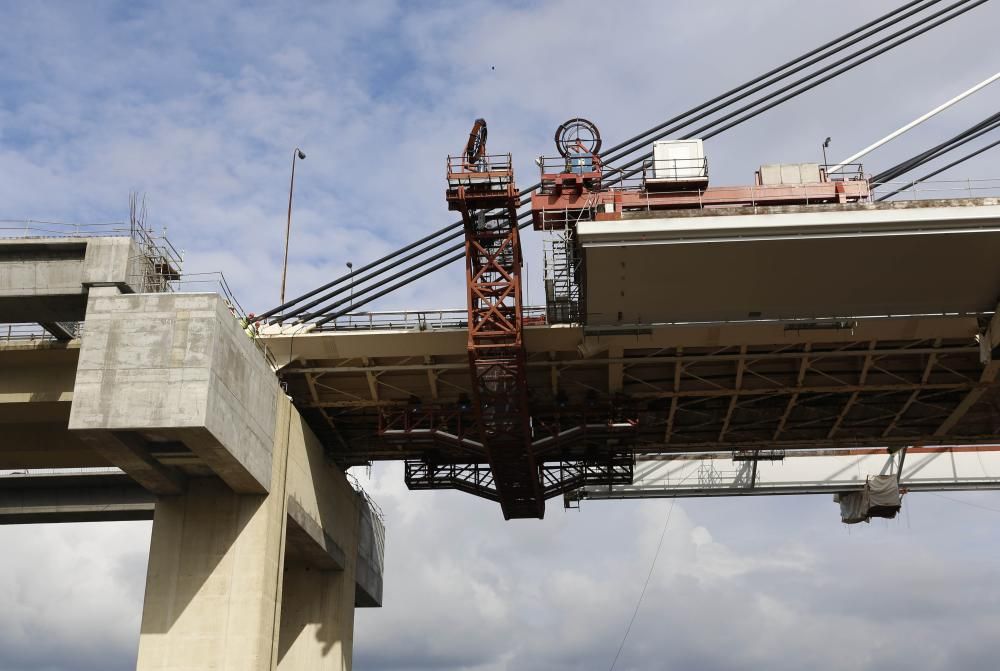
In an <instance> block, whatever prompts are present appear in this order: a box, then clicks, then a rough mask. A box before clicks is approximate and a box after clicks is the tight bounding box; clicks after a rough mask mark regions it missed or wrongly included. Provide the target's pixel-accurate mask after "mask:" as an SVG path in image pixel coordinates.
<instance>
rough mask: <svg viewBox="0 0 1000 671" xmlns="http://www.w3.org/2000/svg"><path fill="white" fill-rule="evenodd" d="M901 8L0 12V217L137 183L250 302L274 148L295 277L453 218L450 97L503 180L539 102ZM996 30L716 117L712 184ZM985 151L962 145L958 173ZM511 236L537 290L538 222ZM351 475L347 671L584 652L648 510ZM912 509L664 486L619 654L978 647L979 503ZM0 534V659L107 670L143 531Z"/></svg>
mask: <svg viewBox="0 0 1000 671" xmlns="http://www.w3.org/2000/svg"><path fill="white" fill-rule="evenodd" d="M896 4H898V3H896V2H889V1H887V0H884V1H881V2H874V3H866V4H864V5H863V6H862V5H860V4H857V5H856V6H855V5H853V4H852V5H848V6H842V5H837V6H834V5H831V4H830V3H824V2H819V1H814V2H808V3H802V2H798V3H793V2H787V1H780V0H764V1H762V2H757V3H753V5H752V6H751V5H750V4H748V3H743V2H729V3H720V2H716V3H704V2H683V3H658V2H652V1H644V2H635V3H619V4H618V5H615V9H614V11H609V10H608V9H607V6H606V5H605V4H602V3H598V2H596V1H594V0H587V1H575V2H571V1H570V0H558V1H556V2H551V3H544V4H541V5H534V4H530V3H517V4H516V5H515V6H509V5H502V4H497V3H487V2H471V3H464V4H462V5H461V7H458V6H456V5H454V4H453V3H442V2H438V3H429V4H427V5H422V6H420V7H419V8H414V7H413V6H411V5H409V4H405V3H392V2H365V3H353V4H351V3H346V2H340V3H334V4H333V5H316V6H312V5H306V6H302V7H293V6H290V5H288V4H287V3H284V4H282V5H281V6H277V5H275V6H274V7H264V6H260V5H247V6H244V5H241V6H239V7H236V6H235V5H233V4H232V3H229V2H214V3H200V2H199V3H195V2H185V3H181V2H176V3H165V4H162V5H160V6H148V5H144V4H142V5H140V4H135V5H132V4H126V5H120V4H114V5H113V4H92V3H87V4H77V3H65V4H61V5H59V4H38V3H20V4H17V3H14V4H8V5H6V6H5V7H4V8H3V9H2V10H0V38H2V39H0V63H2V64H3V68H2V69H0V174H2V175H3V179H2V180H0V204H2V205H0V218H9V217H12V218H33V219H54V220H65V221H74V222H95V221H109V220H117V219H121V218H123V217H124V215H125V213H126V207H127V200H126V199H127V194H128V191H129V190H130V189H137V190H140V191H144V192H146V193H147V194H148V196H149V202H150V215H151V216H150V221H151V222H152V223H153V224H154V225H155V226H156V227H161V226H167V227H168V229H169V233H170V237H171V238H172V240H173V241H174V243H175V244H176V245H177V246H179V247H183V248H185V249H186V250H187V252H188V263H187V268H188V270H190V271H207V270H222V271H224V272H225V273H226V275H227V276H228V277H229V278H230V280H231V282H232V284H233V285H234V286H235V288H236V289H237V293H238V297H239V298H240V299H241V301H242V302H243V303H244V304H245V305H247V306H248V308H249V309H254V310H258V311H259V310H260V309H261V308H267V307H271V306H273V305H274V304H275V303H276V300H277V293H278V282H279V278H280V263H281V253H282V240H283V235H284V222H285V208H286V205H287V194H288V192H287V188H288V181H287V180H288V169H289V161H290V159H291V151H292V149H293V148H294V147H295V146H301V147H302V148H303V149H305V150H306V152H307V153H308V158H307V159H306V161H304V162H303V163H301V164H300V165H299V167H298V169H297V176H296V180H297V183H296V195H295V212H294V221H293V238H292V246H291V264H290V268H289V284H290V287H289V290H288V293H289V295H295V294H297V293H300V292H303V291H306V290H308V289H311V288H313V287H315V286H318V285H320V284H322V283H324V282H326V281H329V280H330V279H332V278H333V277H335V276H338V275H340V274H341V273H342V271H343V269H344V263H345V262H346V261H348V260H351V261H353V262H354V263H355V266H358V265H360V264H363V263H364V262H366V261H367V260H370V259H373V258H375V257H377V256H381V255H382V254H384V253H386V252H388V251H390V250H392V249H395V248H397V247H399V246H401V245H403V244H405V243H407V242H408V241H410V240H413V239H415V238H418V237H421V236H423V235H425V234H427V233H428V232H430V231H432V230H435V229H437V228H439V227H441V226H443V225H445V224H447V223H448V222H450V221H452V220H453V218H452V216H451V215H450V214H449V213H447V212H446V210H445V206H444V202H443V197H442V190H443V164H444V157H445V155H446V154H447V153H448V152H449V151H452V152H454V151H455V150H456V149H458V148H459V145H460V144H461V141H462V139H463V136H464V133H465V132H467V128H468V125H469V123H470V121H471V120H472V119H473V118H475V117H476V116H485V117H486V118H487V119H488V120H489V122H490V127H491V133H490V147H491V149H493V150H497V151H501V150H502V151H507V150H510V151H512V152H513V153H514V157H515V161H516V166H517V171H518V177H519V180H520V181H521V183H522V184H528V183H531V182H532V181H533V178H534V174H535V168H534V166H533V165H532V163H531V159H532V158H533V157H534V156H537V155H538V154H539V153H547V152H549V151H551V147H550V143H551V133H552V131H553V129H554V128H555V126H556V125H557V124H558V123H560V122H561V121H563V120H564V119H565V118H568V117H571V116H585V117H588V118H592V119H594V120H595V121H596V122H597V123H598V124H599V125H600V127H601V128H602V130H603V132H604V134H605V137H606V139H607V141H608V142H610V143H613V142H615V141H617V140H619V139H621V138H625V137H628V136H629V135H631V134H632V133H633V132H634V131H636V130H639V129H642V128H646V127H648V126H651V125H653V124H655V123H658V122H659V121H660V120H662V119H664V118H666V117H667V116H671V115H673V114H675V113H677V112H679V111H681V110H683V109H685V108H687V107H689V106H691V105H693V104H695V103H696V102H698V101H700V100H703V99H706V98H708V97H711V96H712V95H715V94H716V93H718V92H720V91H721V90H723V89H725V88H728V87H730V86H732V85H735V84H737V83H739V82H741V81H743V80H745V79H748V78H750V77H752V76H754V75H756V74H757V73H758V72H761V71H764V70H766V69H767V68H769V67H771V66H772V65H774V64H776V63H779V62H782V61H784V60H787V59H788V58H791V57H792V56H794V55H796V54H798V53H801V52H803V51H805V50H806V49H808V48H810V47H811V46H813V45H814V44H817V43H819V42H821V41H823V40H825V39H828V38H830V37H831V36H834V35H837V34H840V33H842V32H844V31H846V30H848V29H850V28H852V27H854V26H856V25H858V24H860V23H862V22H863V21H864V20H866V19H867V18H869V17H871V16H875V15H877V14H878V13H881V12H884V11H887V10H888V9H889V8H890V7H892V6H894V5H896ZM125 12H127V13H125ZM998 22H1000V10H998V6H994V3H990V4H987V5H984V6H983V7H981V8H979V9H976V10H973V13H972V14H970V15H968V16H967V17H965V18H963V19H959V20H958V21H956V22H954V23H953V24H951V25H948V26H946V27H943V28H941V29H938V30H936V31H934V32H933V33H931V34H929V35H927V36H924V37H921V38H919V40H918V41H915V42H914V43H913V44H911V45H909V46H907V47H905V48H904V49H901V50H899V51H898V52H893V53H890V54H887V55H885V56H883V57H880V58H879V59H878V60H876V61H874V62H873V63H870V64H868V65H865V66H862V67H861V68H859V69H858V70H857V71H856V72H855V73H853V74H851V75H849V76H846V77H844V78H843V79H840V80H837V81H834V82H831V83H829V84H827V85H825V86H823V87H821V88H820V89H817V90H816V91H814V92H811V93H809V94H807V95H805V96H803V97H802V98H800V99H798V100H796V101H794V102H792V103H789V104H787V105H785V106H782V107H781V108H780V109H776V110H774V111H772V112H769V113H767V114H766V115H764V116H762V117H760V118H759V119H757V120H755V121H753V122H751V123H748V124H746V125H745V126H743V127H740V128H738V129H734V130H733V131H732V132H730V133H727V134H726V135H724V136H721V137H719V138H716V139H713V140H711V141H710V142H709V145H708V149H709V159H710V162H711V165H712V174H713V180H715V181H716V183H745V182H748V181H749V180H750V179H751V176H752V172H753V170H754V169H755V168H756V167H757V165H759V164H760V163H767V162H774V161H801V160H810V159H812V160H817V159H818V157H819V144H820V142H821V141H822V139H823V138H824V137H826V136H827V135H830V136H832V137H833V138H834V142H833V145H832V147H833V150H832V155H831V158H832V157H833V156H838V157H839V156H844V155H847V154H849V153H851V152H852V151H853V150H854V149H856V148H860V147H862V146H864V145H867V144H868V143H869V142H870V141H872V140H873V139H875V138H877V137H880V136H881V135H884V134H885V133H887V132H889V131H891V130H892V129H894V128H896V127H898V126H900V125H902V124H903V123H905V122H906V121H908V120H910V119H912V118H913V117H915V116H917V115H918V114H920V113H922V112H924V111H926V110H927V109H929V108H931V107H933V106H934V105H936V104H937V103H939V102H941V101H943V100H945V99H947V98H949V97H951V96H952V95H954V94H956V93H958V92H959V91H961V90H963V89H964V88H967V87H968V86H969V85H971V84H973V83H974V82H976V81H978V80H980V79H982V78H983V77H984V76H986V75H987V74H989V72H986V71H985V70H989V69H992V68H990V67H988V66H987V64H989V63H994V62H996V61H997V60H998V59H997V56H998V55H1000V46H998V43H997V41H996V40H995V36H994V33H995V25H997V23H998ZM494 68H495V69H494ZM998 96H1000V89H996V90H993V89H990V90H987V91H984V92H982V93H981V94H978V95H977V97H976V98H974V99H971V100H970V101H969V102H968V104H963V105H962V106H961V107H958V108H955V109H954V110H953V111H951V112H949V113H948V114H945V115H942V116H941V117H940V118H938V119H935V120H934V121H932V122H930V123H928V124H926V125H925V126H923V127H921V129H919V130H918V131H915V132H914V133H913V134H912V135H911V136H908V139H907V141H905V142H897V143H894V144H893V145H890V146H887V147H886V148H885V149H884V150H880V152H879V153H878V154H876V155H873V156H872V157H871V159H870V160H869V162H868V163H869V165H870V166H886V165H890V164H891V163H893V162H895V161H896V160H899V159H901V158H904V157H906V156H908V155H910V154H911V153H913V152H914V151H915V150H916V149H918V148H923V147H926V146H928V145H930V144H933V143H935V142H936V141H939V140H940V139H943V138H944V137H946V136H948V135H951V134H953V133H954V132H957V131H958V130H960V129H961V128H964V127H966V126H968V125H970V124H971V123H973V122H974V121H976V120H978V119H979V118H981V117H983V116H985V115H986V114H987V111H992V110H994V109H995V108H996V106H997V101H998V100H1000V97H998ZM994 167H995V158H994V159H990V158H989V157H988V156H987V157H983V158H981V159H980V160H978V161H977V162H975V163H970V164H968V165H967V166H964V167H963V169H961V170H957V171H955V173H954V174H957V175H961V176H966V175H970V176H974V177H975V176H990V177H993V176H995V175H994V174H993V172H995V171H994ZM991 171H992V172H991ZM525 242H526V245H527V247H528V252H527V258H528V263H529V274H530V276H531V279H532V282H533V284H534V285H535V286H534V287H533V288H532V289H531V293H532V295H533V296H534V297H536V299H537V298H538V297H540V296H541V295H542V292H541V289H540V285H541V283H540V279H541V272H540V271H541V262H540V251H539V250H540V242H539V238H538V236H537V235H534V234H533V233H529V234H527V235H526V236H525ZM459 276H460V270H459V269H458V268H457V267H452V268H449V269H448V270H447V271H442V272H441V273H438V274H437V275H436V276H433V277H432V278H429V279H427V280H424V281H422V282H420V283H418V284H417V285H414V286H412V287H410V288H408V289H407V290H405V291H402V292H400V293H399V295H397V296H395V297H393V298H389V299H387V300H385V301H384V302H382V303H380V304H379V307H382V308H387V307H402V306H409V307H451V306H456V307H460V306H461V305H462V302H463V300H464V297H463V290H462V287H461V282H456V281H455V278H456V277H459ZM372 485H373V489H374V492H375V496H376V498H377V499H378V500H379V501H380V502H381V503H382V504H383V505H384V506H385V508H386V511H387V513H388V517H389V536H388V548H387V561H388V566H387V573H386V591H385V595H386V596H385V599H386V605H385V607H384V608H383V609H380V610H365V611H359V614H358V627H357V654H356V659H357V665H356V667H357V668H365V669H422V668H434V669H483V670H486V669H491V670H492V669H518V670H519V671H520V670H531V669H578V668H602V667H604V666H606V665H609V664H610V662H611V658H612V657H613V655H614V651H615V649H617V646H618V643H619V642H620V640H621V635H622V633H623V630H624V626H625V623H626V622H627V620H628V618H629V616H630V615H631V613H632V609H633V607H634V605H635V600H636V598H637V597H638V593H639V590H640V588H641V586H642V581H643V580H644V578H645V576H646V572H647V571H648V568H649V562H650V560H651V558H652V556H653V552H654V550H655V547H656V544H657V542H658V540H659V534H660V530H661V528H662V523H663V519H664V515H665V514H666V509H667V506H668V503H667V502H663V501H658V502H657V501H653V502H649V501H647V502H641V503H636V502H615V503H602V504H598V503H593V504H585V505H584V508H583V510H582V511H581V512H579V513H577V512H563V511H562V510H560V509H559V505H558V502H552V503H550V507H549V511H548V517H547V519H546V520H545V521H544V522H531V521H528V522H516V523H504V522H503V521H502V519H501V516H500V513H499V511H498V510H497V507H496V506H495V505H494V504H492V503H489V502H486V501H481V500H478V499H474V498H471V497H469V496H466V495H462V494H457V493H454V492H452V493H426V492H409V491H407V490H406V489H405V487H404V486H403V484H402V476H401V469H400V468H399V467H398V465H392V466H386V467H379V468H377V469H376V472H375V478H374V480H373V483H372ZM982 496H988V495H982ZM994 505H996V504H995V503H994ZM906 506H907V508H906V510H907V514H906V516H905V517H904V518H902V519H900V520H898V521H896V522H893V523H891V524H889V525H872V526H871V527H869V528H852V529H851V530H850V531H849V532H848V531H847V530H845V529H843V528H842V527H840V526H839V523H838V522H837V513H836V509H835V506H833V505H832V504H830V503H829V501H828V500H826V499H825V498H824V499H822V500H815V499H798V498H795V499H780V500H772V501H760V500H754V501H748V500H746V499H742V500H739V501H733V500H725V501H690V502H688V501H682V502H680V503H678V504H677V506H676V508H675V510H674V513H673V517H672V518H671V522H670V526H669V528H668V531H667V536H666V538H665V540H664V545H663V549H662V551H661V556H660V559H659V561H658V564H657V569H656V571H655V573H654V575H653V579H652V581H651V583H650V588H649V591H648V592H647V594H646V598H645V601H644V603H643V606H642V608H641V610H640V612H639V615H638V618H637V620H636V625H635V628H634V629H633V632H632V634H631V636H630V639H629V643H628V645H627V646H626V648H625V651H624V653H623V656H622V659H621V660H620V662H619V665H618V667H617V668H618V669H620V670H623V669H652V668H683V669H692V670H695V669H697V670H699V671H702V670H709V669H744V668H745V669H751V668H770V669H776V670H778V671H781V670H783V669H801V668H813V669H816V671H823V670H825V669H842V668H858V669H875V668H879V669H892V668H903V667H904V666H906V667H910V668H924V669H945V668H963V669H987V668H993V666H995V662H994V661H993V659H994V658H995V654H996V652H997V649H996V645H995V644H993V643H992V640H993V638H994V636H993V632H995V630H996V627H997V625H998V624H1000V603H998V598H1000V597H998V596H997V591H996V590H994V589H991V588H990V587H991V586H992V585H994V584H996V581H997V575H996V570H995V568H994V567H993V564H992V563H991V561H990V560H991V558H992V557H993V556H995V554H996V546H997V540H996V534H995V532H994V531H993V527H994V526H995V525H994V524H993V519H992V517H991V515H990V514H989V513H987V512H984V511H973V510H968V509H963V508H960V507H957V506H955V505H954V504H950V503H945V502H942V501H940V500H934V499H927V498H923V499H922V498H920V497H918V496H911V497H908V499H907V502H906ZM911 525H912V527H911ZM0 544H2V547H4V548H5V549H9V548H15V550H14V551H7V552H4V553H2V554H0V605H2V606H4V607H3V608H0V668H2V669H4V671H8V670H10V671H28V670H29V669H31V670H36V669H68V668H74V669H79V668H95V669H96V668H128V667H129V665H130V664H131V659H132V657H134V650H135V645H136V641H135V635H136V634H135V632H136V631H137V629H138V613H139V608H140V601H141V584H142V569H141V567H142V564H143V561H144V559H143V558H144V553H145V552H146V549H147V546H148V525H142V524H126V525H105V526H93V525H87V526H79V527H77V526H67V527H59V528H48V527H21V528H0ZM95 614H96V615H97V616H96V617H90V616H91V615H95ZM39 641H43V643H39ZM66 660H70V661H66ZM88 664H89V665H90V666H87V665H88Z"/></svg>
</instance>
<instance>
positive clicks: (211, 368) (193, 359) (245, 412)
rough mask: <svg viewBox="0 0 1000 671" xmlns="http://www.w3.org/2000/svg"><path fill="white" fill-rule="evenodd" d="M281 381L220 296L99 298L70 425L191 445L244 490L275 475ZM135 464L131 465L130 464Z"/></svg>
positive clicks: (91, 308) (90, 312)
mask: <svg viewBox="0 0 1000 671" xmlns="http://www.w3.org/2000/svg"><path fill="white" fill-rule="evenodd" d="M278 393H279V388H278V384H277V381H276V379H275V377H274V373H273V372H272V370H271V368H270V366H269V365H268V363H267V361H266V360H265V358H264V356H263V354H262V352H261V350H260V349H258V347H257V346H256V345H255V344H254V343H253V342H252V341H251V340H250V339H249V338H248V337H247V336H246V334H245V333H244V332H243V331H242V329H240V328H239V326H238V324H237V323H236V320H235V318H234V317H233V316H232V315H231V314H230V313H229V310H228V309H227V308H226V306H225V303H224V302H223V300H222V299H221V298H220V297H219V296H217V295H216V294H132V295H104V294H101V293H99V292H97V291H95V292H94V295H92V296H91V297H90V300H89V304H88V308H87V319H86V322H85V336H84V338H83V341H82V345H81V349H80V360H79V363H78V366H77V373H76V384H75V387H74V391H73V408H72V412H71V414H70V420H69V427H70V429H71V430H73V431H86V432H96V433H97V434H98V436H99V440H100V441H106V440H107V432H141V434H142V435H143V437H144V439H145V440H147V441H151V442H156V441H160V442H167V441H177V442H180V443H183V444H184V445H186V446H187V447H188V449H190V450H191V451H192V452H194V453H195V454H196V455H197V456H198V458H200V459H201V460H202V461H203V462H205V463H206V464H207V465H208V466H209V467H210V468H211V469H212V471H213V472H215V473H216V474H217V475H218V476H219V477H221V478H222V479H223V480H225V481H226V482H227V484H229V485H230V487H232V488H233V489H234V490H235V491H239V492H243V493H259V494H262V493H265V492H266V491H267V490H268V488H269V485H270V480H271V458H270V457H271V444H272V442H273V438H274V413H275V403H276V400H277V396H278ZM126 470H129V469H126Z"/></svg>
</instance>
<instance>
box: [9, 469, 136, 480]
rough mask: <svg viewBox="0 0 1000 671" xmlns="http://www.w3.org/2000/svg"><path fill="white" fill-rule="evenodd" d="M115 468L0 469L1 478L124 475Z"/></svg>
mask: <svg viewBox="0 0 1000 671" xmlns="http://www.w3.org/2000/svg"><path fill="white" fill-rule="evenodd" d="M124 472H125V471H123V470H122V469H120V468H116V467H114V466H81V467H77V468H15V469H9V468H8V469H0V477H3V478H13V477H24V478H30V477H39V476H51V475H117V474H119V473H124Z"/></svg>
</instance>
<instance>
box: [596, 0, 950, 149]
mask: <svg viewBox="0 0 1000 671" xmlns="http://www.w3.org/2000/svg"><path fill="white" fill-rule="evenodd" d="M923 1H924V0H916V1H914V2H908V3H906V4H904V5H902V6H900V7H897V8H896V9H894V10H892V11H891V12H887V13H885V14H883V15H882V16H880V17H878V18H877V19H874V20H872V21H869V22H868V23H866V24H864V25H863V26H858V27H857V28H855V29H854V30H852V31H850V32H847V33H844V34H843V35H841V36H840V37H838V38H836V39H833V40H830V41H829V42H827V43H826V44H823V45H822V46H819V47H816V48H815V49H813V50H812V51H809V52H806V53H804V54H802V55H801V56H799V57H797V58H795V59H793V60H791V61H788V62H787V63H784V64H783V65H780V66H778V67H776V68H774V69H772V70H769V71H768V72H765V73H764V74H762V75H760V76H758V77H755V78H754V79H751V80H749V81H746V82H744V83H743V84H740V85H739V86H737V87H735V88H732V89H730V90H729V91H726V92H725V93H723V94H721V95H719V96H716V97H715V98H712V99H711V100H708V101H706V102H704V103H702V104H700V105H698V106H697V107H694V108H692V109H690V110H688V111H687V112H684V113H683V114H678V115H677V116H675V117H673V118H672V119H668V120H667V121H664V122H663V123H661V124H659V125H657V126H654V127H653V128H651V129H649V130H647V131H645V132H643V133H640V134H638V135H635V136H633V137H631V138H629V139H628V140H624V141H622V142H619V143H618V144H617V145H615V146H614V147H612V148H611V149H607V150H605V151H604V152H603V153H602V157H603V155H605V154H611V153H613V152H616V151H618V150H620V149H622V148H623V147H625V146H627V145H629V144H634V143H636V142H637V141H641V142H642V143H643V144H646V143H648V140H646V139H645V138H646V136H647V135H651V134H653V133H655V132H656V131H659V130H662V129H663V128H666V127H667V126H669V125H670V124H672V123H676V122H677V121H680V120H681V119H683V118H684V117H687V116H690V115H691V114H693V113H694V112H699V111H701V110H702V109H704V108H705V107H708V106H709V105H713V104H715V103H717V102H719V101H721V100H724V99H725V98H728V97H730V96H731V95H733V94H736V93H740V92H741V91H743V89H746V88H747V87H749V86H753V85H754V84H757V83H759V82H760V81H762V80H764V79H766V78H767V77H770V76H771V75H774V74H777V73H778V72H780V71H782V70H784V69H785V68H787V67H789V66H791V65H795V64H797V63H799V62H800V61H803V60H805V59H807V58H809V57H810V56H814V55H816V54H817V53H819V52H820V51H823V50H824V49H827V48H829V47H831V46H834V45H836V44H838V43H839V42H842V41H844V40H845V39H847V38H849V37H853V36H854V35H856V34H857V33H859V32H861V31H863V30H865V29H867V28H871V27H872V26H874V25H876V24H878V23H881V22H882V21H884V20H886V19H889V18H892V17H893V16H894V15H896V14H899V13H901V12H905V11H906V10H907V9H909V8H910V7H912V6H914V5H917V4H920V2H923ZM940 1H941V0H930V2H927V3H926V4H925V5H924V6H923V7H920V8H918V9H916V10H914V11H913V12H910V13H909V14H906V15H905V16H901V17H897V18H896V22H899V21H902V20H903V19H906V18H909V17H910V16H912V15H913V14H915V13H917V12H921V11H923V10H924V9H926V8H927V7H929V6H930V5H933V4H936V3H937V2H940ZM887 27H888V26H883V27H881V28H878V29H877V30H875V31H872V32H869V33H868V34H867V35H864V36H862V37H860V38H858V40H860V39H864V38H865V37H870V36H871V35H873V34H874V33H875V32H878V31H880V30H884V29H885V28H887ZM853 43H854V42H852V44H853ZM826 57H827V56H823V58H826ZM819 60H821V59H819ZM815 62H816V61H812V62H811V63H809V64H807V65H803V66H802V67H807V66H808V65H811V64H813V63H815ZM801 69H802V68H799V69H798V70H801ZM796 71H797V70H793V71H792V72H789V73H787V74H786V75H784V76H787V75H790V74H793V73H794V72H796ZM768 85H770V84H768ZM758 90H759V89H758ZM727 104H731V103H727ZM632 151H636V150H635V149H633V150H632ZM629 153H631V152H629ZM612 160H613V159H612Z"/></svg>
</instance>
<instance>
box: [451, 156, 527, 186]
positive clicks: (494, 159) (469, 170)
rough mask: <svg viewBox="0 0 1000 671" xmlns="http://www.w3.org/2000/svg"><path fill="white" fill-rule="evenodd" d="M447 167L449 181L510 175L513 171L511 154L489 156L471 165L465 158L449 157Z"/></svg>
mask: <svg viewBox="0 0 1000 671" xmlns="http://www.w3.org/2000/svg"><path fill="white" fill-rule="evenodd" d="M447 166H448V176H449V180H451V179H463V180H464V179H469V178H476V177H477V175H480V174H481V173H490V172H507V173H509V172H511V171H512V170H513V163H512V161H511V155H510V154H487V155H486V156H483V157H482V158H480V159H479V160H478V161H476V162H475V163H469V162H468V160H467V159H466V157H465V156H449V157H448V160H447ZM482 177H485V175H482Z"/></svg>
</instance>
